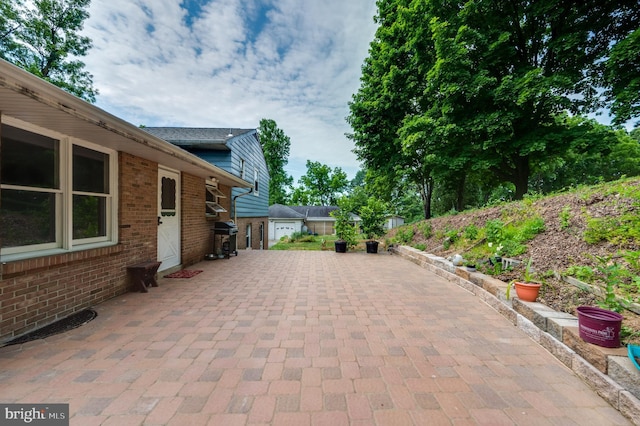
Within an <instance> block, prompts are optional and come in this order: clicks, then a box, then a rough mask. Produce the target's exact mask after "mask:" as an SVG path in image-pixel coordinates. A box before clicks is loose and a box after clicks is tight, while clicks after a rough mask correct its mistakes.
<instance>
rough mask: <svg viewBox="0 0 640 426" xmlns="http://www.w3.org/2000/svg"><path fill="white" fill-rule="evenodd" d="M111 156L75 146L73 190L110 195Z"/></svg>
mask: <svg viewBox="0 0 640 426" xmlns="http://www.w3.org/2000/svg"><path fill="white" fill-rule="evenodd" d="M108 165H109V155H108V154H105V153H102V152H98V151H94V150H92V149H89V148H85V147H83V146H78V145H74V146H73V190H74V191H82V192H94V193H98V194H108V193H109V167H108Z"/></svg>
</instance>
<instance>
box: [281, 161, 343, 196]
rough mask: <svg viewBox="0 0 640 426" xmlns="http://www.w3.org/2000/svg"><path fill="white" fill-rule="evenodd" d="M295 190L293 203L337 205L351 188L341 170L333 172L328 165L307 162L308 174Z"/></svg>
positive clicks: (337, 169) (301, 179)
mask: <svg viewBox="0 0 640 426" xmlns="http://www.w3.org/2000/svg"><path fill="white" fill-rule="evenodd" d="M298 183H299V184H300V186H298V187H297V188H294V190H293V193H292V195H291V202H292V203H293V204H300V205H319V206H331V205H336V203H337V202H338V200H339V199H340V197H341V196H342V195H344V192H345V191H346V190H347V189H348V188H349V181H348V180H347V174H346V173H345V172H344V171H343V170H342V169H341V168H340V167H335V168H334V169H333V170H332V169H331V167H329V166H327V165H326V164H322V163H320V162H317V161H311V160H307V173H306V174H305V175H304V176H302V177H301V178H300V179H299V181H298Z"/></svg>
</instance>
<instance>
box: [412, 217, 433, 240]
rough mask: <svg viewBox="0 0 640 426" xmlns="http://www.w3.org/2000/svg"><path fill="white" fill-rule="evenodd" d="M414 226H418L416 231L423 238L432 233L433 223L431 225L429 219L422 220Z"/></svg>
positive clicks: (429, 236) (428, 236)
mask: <svg viewBox="0 0 640 426" xmlns="http://www.w3.org/2000/svg"><path fill="white" fill-rule="evenodd" d="M416 228H418V231H420V232H421V233H422V235H423V236H424V238H425V239H428V238H431V236H432V235H433V225H431V222H429V221H423V222H420V223H418V224H416Z"/></svg>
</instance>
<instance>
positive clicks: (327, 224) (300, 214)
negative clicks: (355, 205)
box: [269, 204, 358, 244]
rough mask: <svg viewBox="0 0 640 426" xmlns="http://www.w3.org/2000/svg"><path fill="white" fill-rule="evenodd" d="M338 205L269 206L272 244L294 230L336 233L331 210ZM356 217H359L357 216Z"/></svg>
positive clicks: (313, 232) (325, 233)
mask: <svg viewBox="0 0 640 426" xmlns="http://www.w3.org/2000/svg"><path fill="white" fill-rule="evenodd" d="M337 209H338V207H336V206H283V205H282V204H274V205H272V206H270V207H269V235H272V236H273V239H271V240H270V242H271V244H273V243H275V242H277V241H279V240H280V239H281V238H282V237H284V236H291V234H293V233H294V232H308V233H312V234H318V235H332V234H334V233H335V229H334V224H335V221H336V220H335V219H334V218H333V216H331V212H332V211H334V210H337ZM354 219H358V218H357V217H356V218H354Z"/></svg>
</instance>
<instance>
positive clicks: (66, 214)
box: [0, 115, 118, 260]
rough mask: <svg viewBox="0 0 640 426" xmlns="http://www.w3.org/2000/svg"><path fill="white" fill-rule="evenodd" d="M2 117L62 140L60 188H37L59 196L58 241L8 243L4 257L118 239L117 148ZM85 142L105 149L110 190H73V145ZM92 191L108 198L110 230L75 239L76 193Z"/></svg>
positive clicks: (93, 245) (82, 247) (53, 251)
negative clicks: (103, 191) (23, 243)
mask: <svg viewBox="0 0 640 426" xmlns="http://www.w3.org/2000/svg"><path fill="white" fill-rule="evenodd" d="M0 118H1V120H0V121H1V123H2V124H5V125H8V126H11V127H16V128H19V129H22V130H25V131H28V132H31V133H36V134H40V135H43V136H46V137H49V138H52V139H56V140H57V141H58V144H59V162H60V164H58V170H59V173H60V175H59V180H60V188H59V189H51V188H36V189H35V190H36V191H38V192H43V193H54V194H55V197H56V211H55V242H52V243H44V244H33V245H27V246H19V247H6V248H2V249H0V254H1V255H2V257H3V259H4V260H19V259H22V258H32V257H39V256H46V255H51V254H58V253H65V252H73V251H79V250H87V249H90V248H96V247H104V246H108V245H114V244H117V243H118V153H117V151H114V150H111V149H108V148H105V147H102V146H99V145H96V144H93V143H90V142H87V141H84V140H80V139H76V138H73V137H70V136H67V135H64V134H61V133H58V132H55V131H52V130H49V129H44V128H42V127H39V126H36V125H34V124H31V123H27V122H24V121H22V120H19V119H16V118H13V117H9V116H5V115H3V116H2V117H0ZM74 145H77V146H82V147H85V148H88V149H91V150H94V151H98V152H101V153H104V154H106V155H107V156H108V162H109V164H108V168H109V193H108V194H93V193H86V192H80V191H74V190H73V146H74ZM0 188H2V189H14V190H20V189H25V190H28V191H34V188H32V187H21V186H16V185H2V184H1V183H0ZM74 195H92V196H95V195H97V196H100V197H104V198H105V199H106V212H105V213H106V216H107V217H106V218H105V221H106V232H105V235H104V236H100V237H95V238H84V239H76V240H74V239H73V196H74Z"/></svg>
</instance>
